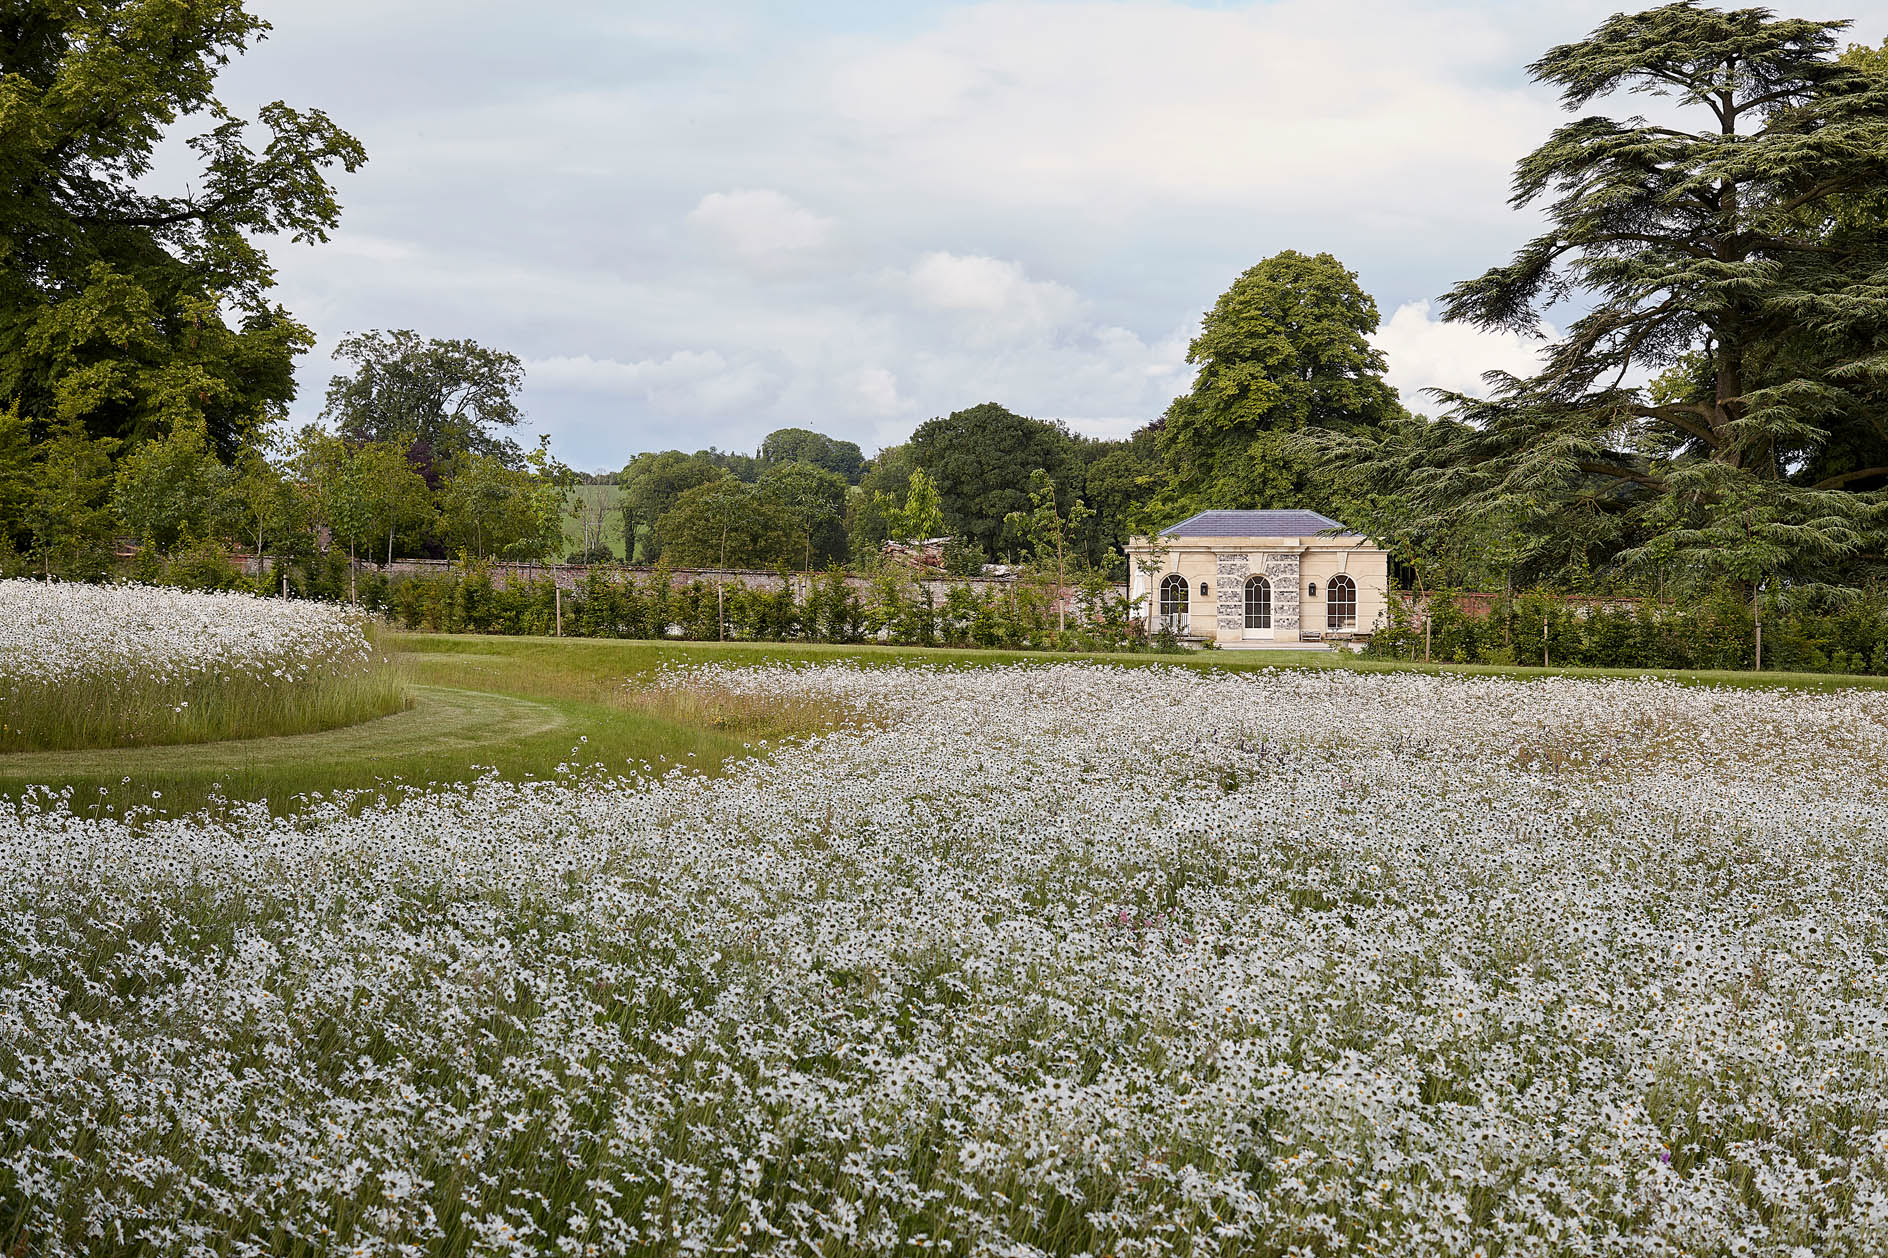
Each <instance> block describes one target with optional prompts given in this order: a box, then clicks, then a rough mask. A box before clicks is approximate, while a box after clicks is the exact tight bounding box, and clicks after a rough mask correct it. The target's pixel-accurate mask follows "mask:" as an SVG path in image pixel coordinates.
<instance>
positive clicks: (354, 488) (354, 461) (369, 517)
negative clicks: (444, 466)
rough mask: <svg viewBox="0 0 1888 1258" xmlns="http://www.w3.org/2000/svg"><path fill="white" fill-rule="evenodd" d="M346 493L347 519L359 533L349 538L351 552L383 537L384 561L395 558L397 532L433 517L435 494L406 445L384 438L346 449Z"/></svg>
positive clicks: (374, 544)
mask: <svg viewBox="0 0 1888 1258" xmlns="http://www.w3.org/2000/svg"><path fill="white" fill-rule="evenodd" d="M350 455H351V457H350V458H349V460H348V470H347V477H346V485H347V494H348V497H349V499H350V501H351V506H352V507H353V508H354V509H353V511H352V512H351V513H350V515H351V520H352V521H353V522H354V524H355V525H356V527H357V529H358V533H357V534H355V535H350V537H349V538H348V543H349V550H350V553H352V551H353V548H354V545H355V543H356V542H357V541H358V543H359V545H360V549H361V550H362V551H366V550H369V549H374V548H378V546H379V544H380V539H381V538H383V537H384V538H386V539H387V562H388V563H392V562H393V546H394V539H395V537H396V536H397V535H398V534H399V533H401V532H403V531H404V532H413V531H416V530H419V529H421V528H424V527H425V526H426V524H427V522H428V521H429V520H430V519H431V517H432V508H433V494H432V490H430V489H428V488H427V485H426V478H425V477H423V476H421V475H420V474H419V473H418V472H416V471H414V470H413V465H412V464H411V463H410V462H408V461H407V456H406V451H405V450H403V449H401V448H400V447H399V446H395V445H389V444H388V443H386V442H383V441H374V442H369V443H368V444H366V445H364V446H361V447H359V448H357V449H355V450H352V451H350Z"/></svg>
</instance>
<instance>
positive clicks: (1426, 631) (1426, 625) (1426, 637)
mask: <svg viewBox="0 0 1888 1258" xmlns="http://www.w3.org/2000/svg"><path fill="white" fill-rule="evenodd" d="M1434 623H1435V622H1434V621H1433V620H1431V619H1430V617H1429V609H1428V608H1427V607H1425V608H1423V663H1425V664H1427V663H1429V643H1430V626H1431V625H1433V624H1434Z"/></svg>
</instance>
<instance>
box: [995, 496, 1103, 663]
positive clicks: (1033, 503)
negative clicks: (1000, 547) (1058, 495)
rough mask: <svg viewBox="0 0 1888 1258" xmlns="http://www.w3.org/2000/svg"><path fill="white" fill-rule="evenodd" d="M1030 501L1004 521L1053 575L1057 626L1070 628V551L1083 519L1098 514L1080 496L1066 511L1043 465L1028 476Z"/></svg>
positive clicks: (1045, 571) (1043, 569)
mask: <svg viewBox="0 0 1888 1258" xmlns="http://www.w3.org/2000/svg"><path fill="white" fill-rule="evenodd" d="M1029 501H1030V509H1029V510H1028V511H1012V512H1011V513H1010V514H1009V518H1008V519H1007V520H1005V521H1004V523H1005V524H1007V525H1008V526H1009V528H1010V529H1011V530H1013V531H1014V532H1016V533H1017V534H1019V535H1020V536H1022V537H1023V538H1025V539H1027V540H1028V542H1029V546H1030V549H1031V550H1032V551H1034V553H1035V563H1036V566H1037V568H1038V569H1040V570H1041V571H1042V572H1043V573H1044V575H1047V576H1052V577H1053V578H1054V580H1055V627H1056V628H1057V629H1058V630H1063V629H1067V628H1068V627H1069V622H1068V606H1067V600H1066V599H1065V598H1064V597H1063V591H1064V590H1066V589H1067V588H1068V574H1069V560H1070V558H1071V555H1070V550H1071V549H1072V546H1073V542H1074V538H1075V535H1076V533H1077V532H1078V531H1079V530H1080V529H1081V527H1082V522H1083V521H1084V520H1086V519H1088V518H1089V517H1090V516H1092V515H1094V514H1095V513H1094V512H1093V511H1090V510H1089V509H1088V508H1087V507H1085V506H1083V505H1082V500H1081V499H1080V498H1077V499H1075V501H1073V502H1072V503H1070V504H1069V509H1068V510H1067V512H1064V511H1062V510H1061V509H1060V508H1058V507H1057V506H1056V501H1055V482H1054V481H1052V480H1050V479H1049V473H1047V472H1045V471H1043V470H1042V469H1041V468H1037V469H1036V470H1035V472H1034V474H1032V475H1031V476H1030V478H1029Z"/></svg>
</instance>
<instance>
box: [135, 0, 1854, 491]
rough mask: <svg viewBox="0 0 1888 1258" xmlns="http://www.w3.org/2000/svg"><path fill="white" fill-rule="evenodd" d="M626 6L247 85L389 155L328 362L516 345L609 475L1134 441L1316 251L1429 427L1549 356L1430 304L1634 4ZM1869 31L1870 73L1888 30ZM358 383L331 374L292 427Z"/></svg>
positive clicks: (330, 287)
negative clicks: (374, 351)
mask: <svg viewBox="0 0 1888 1258" xmlns="http://www.w3.org/2000/svg"><path fill="white" fill-rule="evenodd" d="M636 7H637V6H633V5H632V6H625V5H623V4H621V3H620V0H569V3H567V4H565V5H562V6H560V8H559V20H558V22H556V23H553V24H550V25H546V24H545V23H543V22H542V21H540V20H536V18H535V15H534V13H533V12H531V11H529V10H527V9H520V8H519V7H518V6H516V5H512V4H505V3H501V0H456V2H455V3H452V4H448V3H447V0H391V2H390V3H385V4H381V5H379V6H373V5H369V4H368V3H367V0H333V2H332V3H316V2H315V0H272V3H271V5H270V8H271V12H270V14H269V16H270V18H271V20H272V21H273V22H274V24H275V31H274V34H273V35H272V37H271V38H270V39H269V40H268V41H266V42H265V43H263V44H261V45H259V46H258V48H257V49H256V50H255V51H254V52H252V53H250V54H249V55H247V56H245V57H243V58H241V59H239V60H238V61H237V62H236V63H235V64H234V65H233V66H232V68H231V71H230V73H229V75H227V76H226V79H225V82H224V83H223V84H222V85H221V86H222V90H223V95H224V97H225V99H227V100H228V101H229V102H230V103H231V104H232V105H233V106H235V107H237V108H245V107H246V108H247V109H249V110H253V109H254V108H255V106H256V105H258V104H260V103H262V102H266V101H270V100H274V99H277V98H283V99H288V100H290V101H291V102H293V103H296V104H305V105H316V106H320V107H322V108H324V109H327V110H328V111H329V112H330V113H331V114H332V115H333V116H334V117H335V119H336V120H337V121H338V122H339V123H340V124H341V125H343V126H346V127H348V128H350V129H351V130H354V131H356V132H357V133H358V134H359V135H360V136H361V138H362V139H363V141H364V142H365V144H366V146H367V148H368V151H369V152H370V153H371V154H372V161H371V162H370V164H369V165H368V166H367V167H366V168H365V169H364V170H362V171H361V172H360V173H359V174H357V175H354V176H350V177H346V178H343V179H341V180H340V188H339V191H340V196H341V200H342V202H343V203H344V204H345V206H346V216H345V219H344V222H343V227H342V230H341V231H340V233H338V234H337V236H336V238H335V242H334V244H333V245H332V246H325V247H322V248H320V249H299V248H293V249H292V248H288V247H285V246H275V247H273V248H272V251H271V252H272V256H273V257H274V259H275V260H276V261H277V262H278V263H279V264H280V265H281V274H282V285H281V288H280V289H279V290H278V294H277V295H278V296H279V297H280V298H281V300H282V301H283V302H284V304H285V305H287V306H288V308H289V309H290V310H292V311H294V312H296V314H298V315H299V316H301V317H303V318H305V319H307V320H308V321H309V322H310V324H311V326H313V327H314V328H315V330H316V331H317V333H318V334H319V335H320V337H321V339H322V343H323V345H331V344H332V343H333V342H334V340H335V339H336V338H337V337H338V336H339V335H341V334H342V333H345V332H348V331H356V330H363V329H366V328H375V327H381V328H386V327H412V328H415V329H417V330H419V331H420V332H421V333H422V334H425V335H432V336H466V337H472V338H474V339H476V340H479V341H481V342H484V343H487V344H492V345H497V346H501V347H503V348H506V349H510V350H512V351H513V352H516V353H518V354H520V355H522V356H523V357H525V358H526V359H527V360H528V361H529V362H530V364H531V375H530V377H529V379H528V382H527V396H526V404H527V406H528V408H529V410H530V412H531V420H532V423H533V424H534V425H537V426H538V427H540V428H542V429H547V430H549V431H550V432H551V433H552V434H553V436H554V438H555V444H556V445H557V448H558V449H559V450H560V452H561V453H562V454H563V456H564V457H566V458H567V459H570V460H571V461H573V462H578V463H581V464H583V465H585V466H598V465H617V466H620V464H621V463H622V461H623V460H624V459H625V458H626V457H627V456H628V455H629V454H630V453H632V452H633V451H635V450H639V449H647V448H660V447H661V446H664V445H681V446H684V447H685V448H690V449H693V448H696V447H697V446H701V445H706V444H709V443H710V442H713V443H715V444H717V445H720V446H723V447H724V448H742V449H746V448H752V446H753V444H754V442H755V441H757V440H758V438H759V437H760V436H761V435H763V434H765V433H766V432H767V431H768V430H770V429H772V428H775V427H779V426H781V425H783V424H806V425H810V426H813V427H823V428H825V429H827V430H828V431H832V432H834V433H835V435H838V436H844V437H850V438H852V439H855V440H859V441H861V442H864V443H869V442H870V441H872V440H875V439H876V440H882V441H894V440H900V439H902V438H903V437H904V436H905V435H907V434H908V433H909V431H910V428H911V426H912V425H913V424H915V423H917V422H920V421H922V420H923V419H925V418H928V417H930V416H932V415H938V414H943V413H945V412H948V411H951V410H954V409H957V408H959V407H963V406H967V405H973V404H975V403H977V402H981V401H987V400H997V401H1001V402H1003V403H1004V404H1006V405H1008V406H1011V407H1012V408H1014V409H1016V410H1018V411H1021V412H1023V413H1027V414H1034V415H1039V416H1042V417H1045V418H1062V419H1066V420H1068V421H1070V422H1071V423H1072V424H1073V425H1074V426H1076V427H1077V428H1079V429H1082V430H1084V431H1092V432H1102V431H1109V432H1119V431H1122V430H1124V429H1126V428H1131V427H1133V426H1135V425H1136V424H1138V423H1142V422H1146V421H1147V420H1150V419H1152V418H1154V417H1155V416H1157V415H1159V414H1160V412H1161V410H1162V409H1163V408H1164V407H1165V405H1166V404H1167V402H1168V401H1169V400H1170V399H1171V398H1172V397H1173V396H1174V395H1175V394H1176V393H1178V392H1180V391H1182V390H1183V389H1185V387H1186V385H1187V383H1188V379H1189V377H1190V374H1191V373H1190V370H1189V369H1188V368H1187V366H1186V364H1185V362H1184V354H1185V348H1186V342H1187V339H1188V336H1189V333H1190V331H1191V330H1192V329H1193V328H1194V327H1195V326H1196V325H1197V320H1198V318H1199V316H1200V313H1201V312H1202V311H1203V310H1205V309H1206V308H1207V307H1209V306H1210V305H1211V303H1212V301H1213V299H1214V297H1215V296H1216V295H1217V294H1218V293H1219V292H1221V291H1222V290H1224V288H1225V287H1226V286H1227V285H1228V284H1229V283H1230V282H1231V281H1232V280H1233V278H1234V277H1235V276H1237V275H1238V274H1239V273H1240V272H1241V271H1243V270H1244V269H1245V268H1247V267H1249V266H1251V265H1252V264H1253V263H1255V262H1257V261H1259V260H1260V259H1262V258H1264V257H1266V256H1268V255H1271V254H1273V253H1276V252H1278V251H1279V250H1282V249H1288V248H1290V249H1299V250H1304V251H1317V250H1329V251H1330V252H1332V253H1334V254H1336V255H1337V256H1338V257H1339V258H1340V259H1342V260H1343V262H1344V263H1345V265H1347V266H1349V267H1351V268H1352V269H1353V270H1355V271H1356V272H1357V273H1358V274H1359V276H1360V279H1361V281H1362V283H1363V286H1364V287H1365V289H1366V290H1367V291H1369V292H1371V293H1372V294H1373V295H1374V296H1375V297H1376V298H1377V300H1378V302H1379V304H1380V306H1381V308H1382V309H1383V310H1385V311H1392V312H1394V313H1392V314H1391V315H1390V317H1389V319H1388V321H1387V322H1386V323H1385V325H1384V329H1383V333H1382V336H1381V337H1380V338H1379V341H1380V343H1381V344H1382V345H1383V346H1384V347H1385V349H1386V350H1387V351H1388V352H1389V355H1390V367H1391V378H1392V381H1393V382H1394V383H1396V384H1397V385H1398V386H1399V387H1400V388H1401V389H1402V390H1403V391H1404V393H1405V396H1406V398H1407V399H1408V400H1409V402H1410V403H1411V404H1412V405H1415V406H1424V405H1425V403H1424V401H1423V400H1422V399H1421V397H1420V396H1419V395H1418V393H1417V391H1418V390H1419V389H1420V388H1422V387H1424V386H1428V385H1439V386H1442V387H1447V388H1455V389H1465V390H1473V389H1479V388H1480V387H1481V384H1480V381H1479V374H1480V373H1481V372H1482V371H1484V370H1486V369H1488V368H1489V367H1508V368H1510V369H1513V368H1517V367H1519V368H1525V367H1526V366H1528V365H1530V363H1531V361H1532V359H1531V352H1532V347H1531V346H1529V345H1527V344H1525V343H1524V342H1521V341H1519V340H1517V339H1516V338H1501V337H1487V336H1483V335H1482V334H1479V333H1476V332H1473V331H1472V330H1470V329H1466V328H1461V327H1456V326H1452V325H1451V326H1443V325H1439V324H1438V323H1437V322H1436V321H1435V319H1434V318H1433V313H1432V311H1431V310H1430V309H1429V308H1427V307H1425V306H1423V305H1422V304H1421V303H1420V302H1419V301H1417V299H1419V298H1421V297H1423V296H1425V295H1428V294H1433V293H1438V292H1442V291H1444V290H1445V289H1447V288H1448V286H1449V285H1451V284H1453V283H1455V282H1457V281H1459V280H1461V279H1462V278H1464V277H1465V276H1470V275H1474V274H1477V273H1479V272H1480V271H1482V270H1483V269H1485V268H1486V267H1487V266H1489V265H1491V264H1493V263H1497V262H1500V261H1503V260H1505V259H1506V257H1507V256H1508V255H1509V254H1510V253H1511V252H1512V250H1513V249H1514V248H1515V247H1517V246H1518V245H1519V244H1520V243H1521V242H1522V241H1524V240H1525V239H1526V238H1527V237H1528V236H1530V235H1531V234H1533V232H1534V230H1535V228H1536V225H1537V224H1536V222H1535V221H1534V219H1533V218H1532V216H1531V215H1530V214H1528V213H1514V212H1513V211H1511V210H1510V209H1509V208H1508V206H1507V197H1508V179H1509V172H1510V170H1511V169H1512V166H1513V163H1514V162H1515V160H1516V159H1517V158H1519V157H1520V156H1522V155H1523V154H1524V153H1526V152H1527V151H1528V150H1529V149H1531V148H1532V147H1534V146H1535V145H1536V144H1538V143H1539V142H1540V141H1541V140H1542V139H1543V138H1544V137H1545V136H1546V135H1547V134H1548V132H1549V130H1550V129H1551V128H1552V127H1553V126H1554V125H1557V124H1558V123H1559V122H1560V121H1562V119H1563V115H1561V114H1560V113H1559V111H1558V110H1557V108H1556V105H1555V101H1554V96H1553V93H1552V92H1551V91H1549V90H1547V89H1544V88H1542V87H1540V86H1538V85H1534V84H1531V83H1529V82H1528V80H1527V76H1526V72H1525V68H1524V67H1525V66H1526V64H1527V63H1528V62H1529V61H1530V60H1532V59H1533V58H1534V57H1537V56H1538V55H1539V54H1540V53H1541V52H1542V51H1543V50H1545V49H1546V48H1548V47H1550V46H1551V45H1553V44H1555V43H1560V42H1564V41H1566V40H1568V39H1573V38H1578V37H1579V36H1580V35H1581V34H1582V33H1583V32H1584V31H1585V30H1587V29H1589V28H1590V27H1591V26H1592V25H1593V24H1594V22H1595V21H1596V20H1598V19H1600V18H1603V17H1604V16H1605V15H1606V13H1608V12H1610V11H1612V10H1613V9H1615V8H1617V4H1616V0H1566V2H1565V3H1563V4H1560V5H1515V4H1496V3H1494V2H1493V0H1266V2H1264V3H1256V2H1255V3H1244V4H1221V5H1203V4H1198V3H1186V2H1184V0H982V2H976V3H962V4H949V5H940V6H900V5H878V6H852V7H851V8H850V9H849V10H848V13H847V16H846V17H845V18H844V20H843V21H841V20H838V19H835V18H833V17H832V10H830V9H829V8H827V7H825V6H792V5H772V6H767V5H759V4H754V3H751V2H750V0H698V3H697V4H696V5H694V6H693V7H692V8H691V9H690V10H689V12H688V15H687V18H686V20H679V19H677V20H671V19H659V20H653V21H652V20H646V19H642V18H639V17H637V16H636V15H635V13H634V12H633V10H635V8H636ZM370 9H371V10H372V11H373V13H374V14H375V30H376V34H377V37H376V39H375V40H372V41H368V42H367V43H365V44H363V43H362V42H361V41H360V40H359V39H358V38H357V33H358V28H359V21H358V19H359V17H360V15H361V14H364V13H367V12H369V10H370ZM1850 9H1851V11H1852V12H1855V13H1856V15H1857V16H1858V17H1859V18H1862V19H1863V22H1864V25H1863V26H1858V28H1857V30H1856V35H1857V36H1858V38H1859V37H1863V36H1866V35H1867V32H1868V31H1869V30H1879V29H1880V28H1881V27H1882V26H1883V25H1884V23H1883V22H1882V21H1881V18H1882V16H1883V15H1884V14H1888V0H1851V5H1850ZM383 10H385V14H384V17H383V14H382V11H383ZM448 10H451V11H452V12H453V14H454V16H455V20H454V21H452V22H442V21H440V20H439V15H440V14H442V13H445V12H447V11H448ZM337 11H341V12H344V15H345V20H342V19H340V18H336V17H335V16H334V14H335V12H337ZM1872 38H1876V39H1878V38H1879V34H1877V35H1875V36H1873V37H1872ZM467 66H476V67H478V68H479V70H480V72H479V73H478V74H471V75H468V74H467V73H466V71H465V68H466V67H467ZM1641 107H1643V106H1642V104H1640V103H1628V104H1627V106H1626V109H1627V111H1630V110H1632V109H1635V108H1641ZM172 182H173V183H175V184H176V185H177V186H178V187H181V181H180V180H179V181H172ZM1559 317H1560V316H1559V315H1558V313H1556V318H1559ZM330 370H332V364H330V363H329V362H326V361H321V360H320V358H319V356H318V355H315V356H311V357H310V360H309V361H308V362H307V364H306V366H305V367H304V369H303V371H302V373H301V383H302V393H301V398H300V399H299V400H298V402H297V405H296V410H297V418H298V419H300V418H311V417H312V415H313V414H314V412H316V411H318V410H319V407H320V401H321V392H322V389H321V386H322V384H323V383H325V380H326V377H327V375H328V373H329V372H330Z"/></svg>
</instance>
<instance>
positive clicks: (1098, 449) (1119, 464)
mask: <svg viewBox="0 0 1888 1258" xmlns="http://www.w3.org/2000/svg"><path fill="white" fill-rule="evenodd" d="M1077 455H1078V456H1079V458H1080V459H1081V460H1082V463H1083V468H1082V484H1083V486H1084V493H1083V499H1084V501H1086V502H1087V503H1089V504H1090V506H1092V507H1093V508H1094V511H1093V518H1092V519H1090V520H1089V521H1088V522H1087V523H1086V525H1085V526H1084V527H1083V529H1082V530H1081V547H1082V553H1083V555H1084V557H1085V558H1086V559H1087V560H1088V562H1089V563H1091V564H1094V565H1097V566H1104V567H1107V568H1109V569H1111V570H1112V571H1113V572H1114V574H1115V575H1117V576H1120V575H1123V574H1124V573H1125V572H1126V564H1125V562H1124V561H1123V560H1122V559H1121V556H1123V555H1124V554H1125V553H1126V548H1127V543H1128V539H1129V538H1130V537H1132V536H1134V535H1135V534H1136V533H1145V532H1149V531H1151V530H1150V523H1151V527H1154V528H1158V527H1160V526H1161V525H1165V524H1171V523H1172V522H1173V521H1172V520H1161V521H1158V522H1150V521H1148V520H1146V519H1145V516H1146V515H1147V508H1148V505H1149V503H1150V502H1151V501H1152V500H1153V497H1154V495H1155V494H1156V493H1157V492H1158V491H1159V489H1160V487H1161V486H1162V484H1163V483H1164V481H1163V478H1162V470H1161V461H1160V448H1159V441H1158V437H1157V436H1156V434H1155V431H1154V429H1153V428H1151V427H1145V428H1141V429H1139V430H1138V431H1136V432H1135V434H1134V435H1133V436H1132V437H1130V438H1129V439H1127V440H1126V441H1083V442H1080V443H1078V445H1077Z"/></svg>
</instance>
